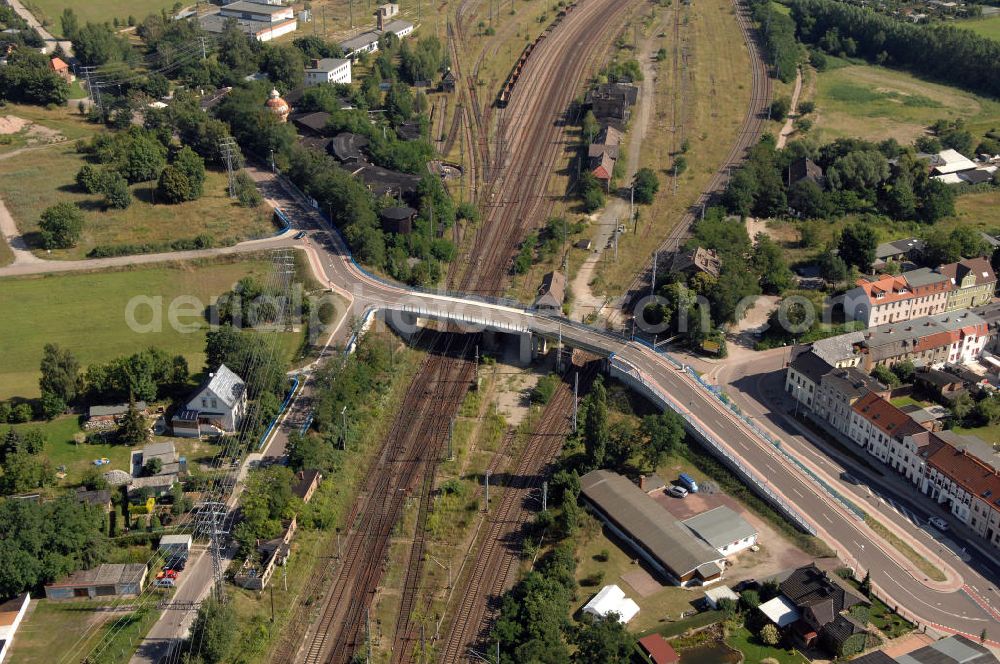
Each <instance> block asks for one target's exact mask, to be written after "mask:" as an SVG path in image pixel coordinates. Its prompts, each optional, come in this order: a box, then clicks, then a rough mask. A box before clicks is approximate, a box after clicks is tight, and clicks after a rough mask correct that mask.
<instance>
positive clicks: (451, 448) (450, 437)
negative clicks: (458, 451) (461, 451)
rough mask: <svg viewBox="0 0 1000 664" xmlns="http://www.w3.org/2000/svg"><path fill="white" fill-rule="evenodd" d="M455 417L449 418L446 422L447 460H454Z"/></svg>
mask: <svg viewBox="0 0 1000 664" xmlns="http://www.w3.org/2000/svg"><path fill="white" fill-rule="evenodd" d="M454 440H455V418H454V417H453V418H451V422H449V423H448V461H454V460H455V448H454V445H453V443H454Z"/></svg>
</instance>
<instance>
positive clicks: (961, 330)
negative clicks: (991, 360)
mask: <svg viewBox="0 0 1000 664" xmlns="http://www.w3.org/2000/svg"><path fill="white" fill-rule="evenodd" d="M989 334H990V332H989V326H988V325H987V324H986V321H985V320H984V319H983V318H982V317H980V316H979V315H977V314H974V313H972V312H969V311H952V312H947V313H943V314H937V315H935V316H925V317H922V318H915V319H912V320H903V321H899V322H897V323H888V324H885V325H879V326H878V327H875V328H872V329H870V330H865V331H864V332H863V333H862V337H863V339H862V340H861V341H860V342H857V343H855V344H854V345H853V350H854V353H856V354H857V355H859V356H860V361H859V366H860V367H861V368H862V369H864V370H867V371H871V369H872V368H874V367H875V366H876V365H880V364H881V365H885V366H892V365H893V364H895V363H896V362H901V361H903V360H910V361H912V362H913V363H914V364H917V365H920V366H934V365H938V364H944V363H946V362H951V363H955V364H962V363H965V362H970V361H972V360H975V359H977V358H978V357H979V356H980V355H981V354H982V352H983V349H984V348H985V347H986V343H987V340H988V338H989Z"/></svg>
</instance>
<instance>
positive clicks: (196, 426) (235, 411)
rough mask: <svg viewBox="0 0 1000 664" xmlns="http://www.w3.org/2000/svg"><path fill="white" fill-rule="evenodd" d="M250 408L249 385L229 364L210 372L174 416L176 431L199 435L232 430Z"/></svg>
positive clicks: (193, 435)
mask: <svg viewBox="0 0 1000 664" xmlns="http://www.w3.org/2000/svg"><path fill="white" fill-rule="evenodd" d="M246 412H247V386H246V383H245V382H243V379H242V378H240V377H239V376H237V375H236V374H235V373H233V371H232V370H230V369H229V367H227V366H226V365H225V364H220V365H219V368H218V369H217V370H216V371H214V372H212V373H210V374H208V376H207V377H206V378H205V380H204V381H203V382H202V384H201V385H200V386H199V387H198V389H197V390H196V391H195V392H194V394H192V395H191V397H190V399H188V401H187V403H186V404H185V405H184V407H183V408H180V409H178V411H177V412H176V413H175V414H174V416H173V418H172V419H171V424H172V425H173V429H174V435H175V436H181V437H184V438H197V437H199V436H201V435H202V434H211V433H215V434H221V433H232V432H234V431H236V430H238V429H239V427H240V424H242V423H243V418H244V416H245V415H246Z"/></svg>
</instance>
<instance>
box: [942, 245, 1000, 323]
mask: <svg viewBox="0 0 1000 664" xmlns="http://www.w3.org/2000/svg"><path fill="white" fill-rule="evenodd" d="M941 274H942V275H943V276H945V277H947V278H948V280H949V282H950V283H951V290H949V291H948V302H947V304H946V306H945V309H946V310H947V311H956V310H958V309H969V308H971V307H979V306H982V305H984V304H989V303H990V300H992V299H993V294H994V293H996V290H997V276H996V274H995V273H994V272H993V267H992V266H991V265H990V261H989V259H986V258H970V259H967V260H963V261H959V262H957V263H949V264H948V265H942V266H941Z"/></svg>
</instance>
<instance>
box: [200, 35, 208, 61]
mask: <svg viewBox="0 0 1000 664" xmlns="http://www.w3.org/2000/svg"><path fill="white" fill-rule="evenodd" d="M201 59H202V60H207V59H208V49H206V48H205V38H204V37H202V38H201Z"/></svg>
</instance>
